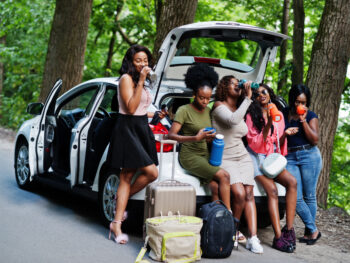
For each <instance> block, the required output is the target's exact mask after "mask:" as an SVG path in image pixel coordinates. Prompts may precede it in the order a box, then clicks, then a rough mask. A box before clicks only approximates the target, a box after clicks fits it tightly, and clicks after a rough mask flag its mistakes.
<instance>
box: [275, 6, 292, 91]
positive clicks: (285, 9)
mask: <svg viewBox="0 0 350 263" xmlns="http://www.w3.org/2000/svg"><path fill="white" fill-rule="evenodd" d="M289 5H290V0H284V3H283V17H282V24H281V33H282V34H285V35H288V23H289ZM287 48H288V42H287V41H283V42H282V45H281V49H280V64H279V66H278V69H279V72H280V74H281V77H280V79H279V81H278V86H277V90H278V91H280V90H281V89H282V88H283V87H284V86H285V85H286V83H287V77H288V74H287V71H286V70H285V66H286V58H287Z"/></svg>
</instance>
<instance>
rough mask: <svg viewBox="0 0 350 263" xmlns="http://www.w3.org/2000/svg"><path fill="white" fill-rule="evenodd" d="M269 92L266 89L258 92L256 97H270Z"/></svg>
mask: <svg viewBox="0 0 350 263" xmlns="http://www.w3.org/2000/svg"><path fill="white" fill-rule="evenodd" d="M268 94H269V92H268V91H267V90H266V89H263V90H262V91H260V92H259V91H257V92H256V96H257V97H259V96H260V95H268Z"/></svg>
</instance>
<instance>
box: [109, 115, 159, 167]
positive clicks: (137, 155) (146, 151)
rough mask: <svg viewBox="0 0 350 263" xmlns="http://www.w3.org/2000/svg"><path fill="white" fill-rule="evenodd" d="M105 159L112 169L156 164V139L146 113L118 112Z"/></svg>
mask: <svg viewBox="0 0 350 263" xmlns="http://www.w3.org/2000/svg"><path fill="white" fill-rule="evenodd" d="M107 160H108V164H109V166H110V168H112V169H120V168H142V167H145V166H148V165H151V164H155V165H158V157H157V150H156V141H155V138H154V135H153V133H152V131H151V129H150V127H149V126H148V118H147V115H143V116H135V115H124V114H118V119H117V122H116V125H115V126H114V130H113V133H112V136H111V143H110V145H109V152H108V157H107Z"/></svg>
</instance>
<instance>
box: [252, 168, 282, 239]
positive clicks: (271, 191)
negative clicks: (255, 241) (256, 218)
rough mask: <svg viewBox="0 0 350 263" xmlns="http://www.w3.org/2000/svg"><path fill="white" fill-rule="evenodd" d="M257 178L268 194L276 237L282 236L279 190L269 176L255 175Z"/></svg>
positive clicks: (268, 203) (269, 208)
mask: <svg viewBox="0 0 350 263" xmlns="http://www.w3.org/2000/svg"><path fill="white" fill-rule="evenodd" d="M255 180H256V181H257V182H258V183H259V184H261V186H262V187H263V188H264V189H265V192H266V194H267V205H268V210H269V214H270V219H271V223H272V228H273V231H274V232H275V237H276V238H280V236H281V225H280V213H279V210H278V191H277V187H276V185H275V182H274V181H273V180H272V179H270V178H267V177H266V176H264V175H259V176H256V177H255Z"/></svg>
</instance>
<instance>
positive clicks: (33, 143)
mask: <svg viewBox="0 0 350 263" xmlns="http://www.w3.org/2000/svg"><path fill="white" fill-rule="evenodd" d="M61 88H62V80H61V79H59V80H57V81H56V83H55V85H54V86H53V88H52V89H51V91H50V93H49V95H48V96H47V98H46V101H45V104H44V108H43V110H42V112H41V116H40V121H39V125H38V129H39V131H38V132H37V136H36V137H35V136H30V138H31V140H30V142H29V147H30V148H31V147H34V148H35V155H36V168H37V169H36V170H37V171H34V173H33V174H32V175H34V174H42V173H45V172H47V171H48V169H49V167H50V164H51V154H50V151H51V144H52V141H53V139H54V136H55V133H54V131H55V127H56V117H55V107H56V100H57V98H58V94H59V93H60V91H61ZM31 133H35V130H34V129H33V128H32V130H31Z"/></svg>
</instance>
